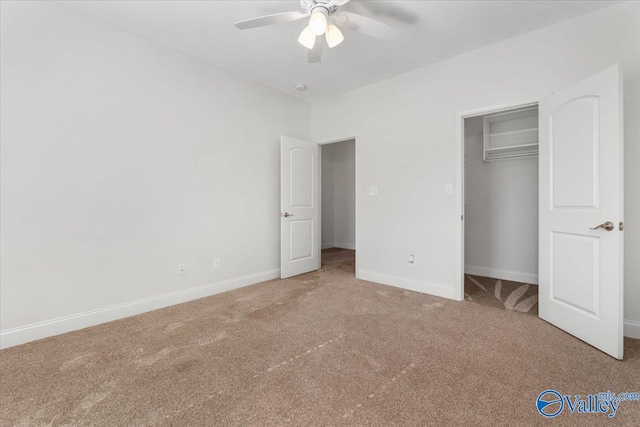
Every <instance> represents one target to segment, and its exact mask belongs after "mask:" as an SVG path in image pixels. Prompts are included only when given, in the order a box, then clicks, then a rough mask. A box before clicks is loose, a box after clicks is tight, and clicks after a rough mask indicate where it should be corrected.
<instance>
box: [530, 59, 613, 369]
mask: <svg viewBox="0 0 640 427" xmlns="http://www.w3.org/2000/svg"><path fill="white" fill-rule="evenodd" d="M621 84H622V79H621V77H620V72H619V69H618V66H617V65H614V66H612V67H609V68H607V69H605V70H603V71H601V72H599V73H598V74H595V75H593V76H590V77H588V78H586V79H584V80H582V81H580V82H578V83H576V84H574V85H572V86H570V87H568V88H566V89H564V90H561V91H559V92H557V93H554V94H553V95H551V96H549V97H548V98H546V99H544V100H542V101H541V102H540V260H539V261H540V267H539V268H540V271H539V276H540V277H539V280H540V284H539V298H540V300H539V313H540V317H541V318H542V319H544V320H546V321H547V322H549V323H551V324H553V325H555V326H557V327H559V328H561V329H563V330H565V331H567V332H569V333H570V334H572V335H574V336H576V337H577V338H580V339H581V340H583V341H585V342H587V343H588V344H591V345H592V346H594V347H596V348H598V349H600V350H602V351H604V352H605V353H607V354H610V355H611V356H613V357H615V358H618V359H622V354H623V348H622V347H623V329H622V328H623V320H622V309H623V300H622V297H623V293H622V292H623V276H622V261H623V259H622V234H623V233H622V227H621V226H620V224H621V221H622V212H623V210H622V202H623V188H622V183H623V178H622V164H623V163H622V160H623V157H622V95H621V93H622V90H621Z"/></svg>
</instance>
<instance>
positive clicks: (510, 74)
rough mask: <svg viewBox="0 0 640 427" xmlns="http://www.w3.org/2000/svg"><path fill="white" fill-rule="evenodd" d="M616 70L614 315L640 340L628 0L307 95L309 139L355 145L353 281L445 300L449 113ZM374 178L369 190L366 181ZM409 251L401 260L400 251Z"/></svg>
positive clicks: (451, 221)
mask: <svg viewBox="0 0 640 427" xmlns="http://www.w3.org/2000/svg"><path fill="white" fill-rule="evenodd" d="M615 62H619V63H621V65H622V67H623V69H624V109H625V113H624V120H625V124H624V137H625V140H626V144H625V186H626V193H625V216H626V218H625V221H626V223H627V228H626V230H625V232H624V233H625V260H626V265H625V319H627V325H626V327H627V333H632V330H633V331H636V332H635V333H637V336H638V337H640V263H638V262H635V260H637V259H640V226H637V224H638V223H640V191H638V185H637V183H638V182H640V168H638V167H637V165H638V164H640V143H638V141H639V140H640V121H638V117H640V3H637V2H627V3H622V4H617V5H614V6H611V7H608V8H605V9H602V10H600V11H597V12H594V13H591V14H588V15H584V16H581V17H578V18H575V19H572V20H569V21H565V22H562V23H560V24H557V25H554V26H550V27H547V28H544V29H541V30H538V31H534V32H531V33H527V34H524V35H521V36H518V37H516V38H513V39H510V40H506V41H503V42H501V43H498V44H495V45H492V46H489V47H486V48H483V49H478V50H476V51H473V52H470V53H467V54H464V55H460V56H457V57H454V58H451V59H449V60H446V61H442V62H440V63H437V64H433V65H431V66H428V67H425V68H421V69H418V70H415V71H412V72H409V73H406V74H403V75H400V76H397V77H394V78H391V79H388V80H385V81H382V82H379V83H377V84H374V85H370V86H367V87H363V88H361V89H358V90H354V91H351V92H348V93H346V94H343V95H340V96H337V97H332V98H329V99H324V100H320V101H317V102H314V103H313V105H312V137H313V138H314V139H315V140H318V141H330V140H335V139H340V138H344V137H347V136H349V137H350V136H356V138H357V141H358V150H357V162H358V176H357V182H358V185H359V186H358V188H357V192H358V196H359V197H358V199H357V214H358V219H357V230H356V232H357V234H356V235H357V245H358V249H359V250H358V268H359V272H358V275H359V277H360V278H363V279H368V280H374V281H378V282H382V283H389V284H394V285H398V286H404V287H407V288H412V289H416V290H423V291H428V292H432V293H436V294H439V295H442V296H446V297H451V298H453V297H455V296H456V295H455V292H454V290H455V285H456V282H458V281H459V277H457V275H456V271H457V269H458V265H457V260H456V239H457V233H458V230H459V227H460V217H459V214H458V211H457V206H456V197H455V196H449V195H445V194H444V186H445V184H446V183H455V184H456V185H457V186H458V187H459V186H460V184H461V183H460V182H457V176H458V174H457V168H458V165H457V162H456V115H457V114H458V113H459V112H464V111H470V110H474V109H480V108H486V107H492V106H500V105H509V104H511V105H516V104H522V103H525V102H530V101H536V100H539V99H541V98H543V97H545V96H547V95H549V94H550V93H552V92H553V91H555V90H558V89H561V88H564V87H566V86H569V85H571V84H572V83H573V82H575V81H578V80H580V79H582V78H584V77H587V76H589V75H591V74H593V73H595V72H597V71H599V70H601V69H603V68H606V67H607V66H609V65H611V64H613V63H615ZM371 185H377V186H378V194H379V195H378V196H377V197H370V196H368V187H369V186H371ZM410 253H414V254H415V255H416V266H415V267H410V266H409V264H408V262H407V255H408V254H410Z"/></svg>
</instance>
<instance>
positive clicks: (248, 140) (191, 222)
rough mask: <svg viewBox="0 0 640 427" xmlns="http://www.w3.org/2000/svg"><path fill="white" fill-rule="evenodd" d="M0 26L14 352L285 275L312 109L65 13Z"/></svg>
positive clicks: (26, 16)
mask: <svg viewBox="0 0 640 427" xmlns="http://www.w3.org/2000/svg"><path fill="white" fill-rule="evenodd" d="M1 12H2V13H1V15H2V21H1V25H2V34H1V43H2V45H1V51H2V52H1V55H2V57H1V64H2V68H1V82H0V83H1V86H2V105H1V111H2V116H1V121H2V130H1V132H2V133H1V135H0V138H1V140H2V153H1V154H2V164H1V166H2V176H1V185H2V187H1V193H2V201H1V202H2V203H1V205H2V208H1V209H2V210H1V215H2V228H1V235H2V240H1V245H2V246H1V249H2V261H1V262H2V263H1V269H2V281H1V287H0V292H1V297H2V298H1V300H2V301H1V310H0V312H1V318H0V322H1V329H2V335H1V338H2V345H3V346H9V345H13V344H16V343H19V342H22V341H25V340H29V339H34V338H39V337H42V336H46V335H50V334H53V333H59V332H64V331H66V330H69V329H74V328H77V327H82V326H87V325H90V324H94V323H97V322H100V321H106V320H111V319H113V318H117V317H121V316H124V315H128V314H135V313H137V312H140V311H144V310H149V309H153V308H157V307H160V306H163V305H168V304H172V303H175V302H179V301H184V300H188V299H191V298H195V297H199V296H204V295H208V294H211V293H215V292H218V291H220V290H224V289H229V288H232V287H237V286H241V285H246V284H250V283H255V282H259V281H262V280H266V279H270V278H273V277H278V276H279V271H278V268H279V263H280V260H279V240H280V236H279V228H280V219H279V215H278V214H279V191H280V189H279V139H280V138H279V137H280V135H281V134H287V135H291V136H293V137H299V138H306V139H308V137H309V136H308V133H309V128H310V123H309V118H310V106H309V104H307V103H305V102H302V101H299V100H296V99H294V98H292V97H289V96H287V95H284V94H282V93H280V92H277V91H275V90H272V89H269V88H267V87H265V86H263V85H260V84H258V83H253V82H250V81H247V80H244V79H242V78H240V77H237V76H235V75H232V74H230V73H228V72H226V71H223V70H221V69H219V68H216V67H214V66H212V65H210V64H207V63H205V62H203V61H200V60H198V59H195V58H193V57H190V56H188V55H185V54H182V53H179V52H177V51H174V50H172V49H169V48H166V47H164V46H162V45H159V44H157V43H154V42H151V41H148V40H146V39H143V38H141V37H138V36H136V35H133V34H130V33H127V32H125V31H123V30H121V29H119V28H116V27H113V26H110V25H107V24H104V23H102V22H101V21H98V20H95V19H93V18H90V17H87V16H85V15H83V14H80V13H78V12H76V11H74V10H72V9H68V8H67V7H65V6H62V5H59V4H56V3H54V2H33V3H30V2H2V10H1ZM214 257H220V258H221V265H222V268H221V269H220V270H216V271H214V270H213V269H212V261H213V258H214ZM181 263H185V264H186V265H187V275H186V276H183V277H178V275H177V272H178V264H181ZM209 285H210V286H209ZM82 313H85V314H82ZM56 319H58V320H57V321H56Z"/></svg>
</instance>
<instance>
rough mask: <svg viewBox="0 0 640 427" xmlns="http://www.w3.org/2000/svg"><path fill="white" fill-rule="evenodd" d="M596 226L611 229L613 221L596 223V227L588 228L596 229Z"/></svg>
mask: <svg viewBox="0 0 640 427" xmlns="http://www.w3.org/2000/svg"><path fill="white" fill-rule="evenodd" d="M598 228H602V229H604V230H607V231H613V228H614V227H613V223H612V222H611V221H607V222H604V223H602V224H600V225H598V226H597V227H592V228H590V230H597V229H598Z"/></svg>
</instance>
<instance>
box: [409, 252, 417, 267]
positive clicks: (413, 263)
mask: <svg viewBox="0 0 640 427" xmlns="http://www.w3.org/2000/svg"><path fill="white" fill-rule="evenodd" d="M409 266H411V267H415V266H416V256H415V255H414V254H409Z"/></svg>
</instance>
